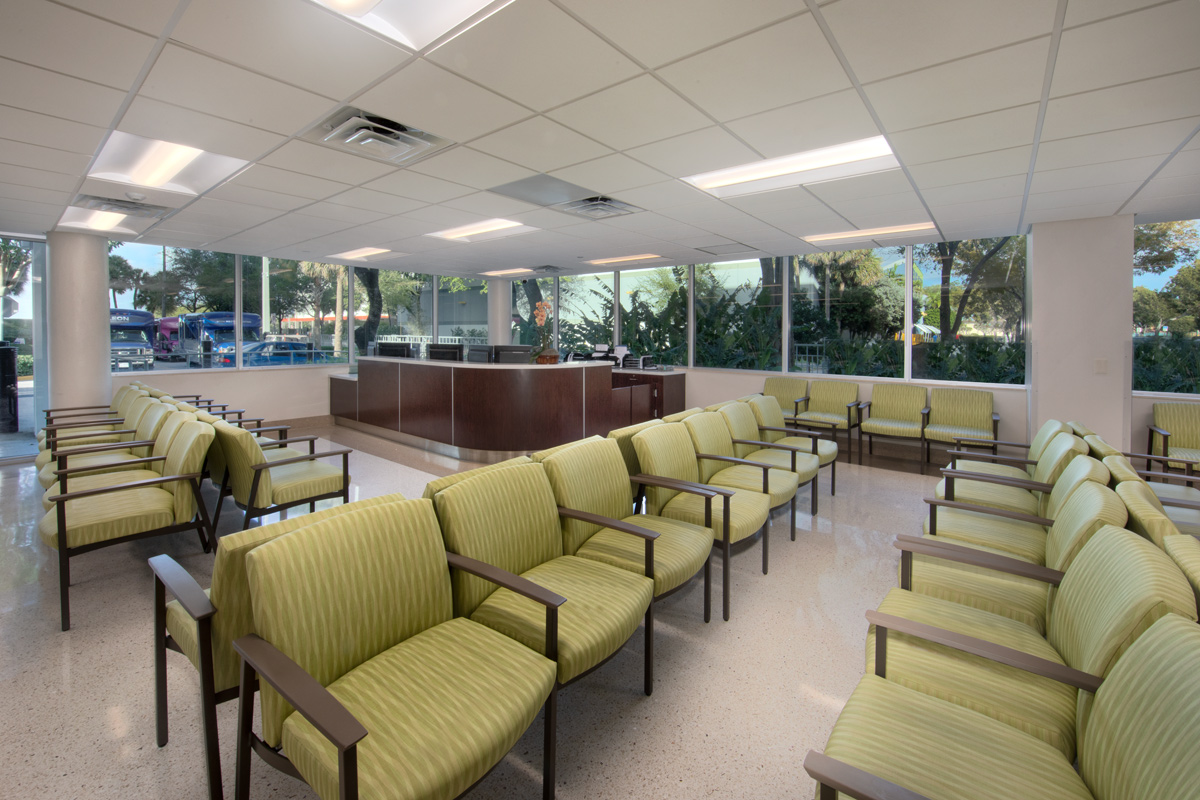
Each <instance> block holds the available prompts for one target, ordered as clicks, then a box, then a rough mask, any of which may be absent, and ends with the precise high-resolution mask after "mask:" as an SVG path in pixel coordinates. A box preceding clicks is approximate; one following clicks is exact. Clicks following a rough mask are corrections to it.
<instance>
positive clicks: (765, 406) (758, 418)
mask: <svg viewBox="0 0 1200 800" xmlns="http://www.w3.org/2000/svg"><path fill="white" fill-rule="evenodd" d="M747 405H749V406H750V410H751V412H753V414H754V420H755V424H756V425H762V426H764V427H769V428H782V427H785V426H784V420H783V412H782V411H781V410H780V408H779V403H777V402H775V398H773V397H769V398H757V399H755V400H751V401H750V402H749V403H748V404H747ZM797 433H799V431H797ZM756 434H757V435H755V436H741V435H737V436H735V437H734V438H737V439H758V440H759V441H763V442H771V443H772V444H786V445H790V446H792V447H803V448H804V450H805V451H806V452H809V451H811V449H812V443H813V439H812V437H809V436H788V435H787V434H786V433H780V432H779V431H761V432H758V431H756ZM816 441H817V457H818V458H819V459H820V461H821V466H825V465H826V464H830V463H833V462H834V461H836V460H837V454H838V447H837V442H835V441H833V440H831V439H817V440H816ZM739 446H741V445H739ZM746 458H749V459H750V460H752V461H758V460H759V459H758V458H755V457H752V456H746ZM789 463H790V459H789Z"/></svg>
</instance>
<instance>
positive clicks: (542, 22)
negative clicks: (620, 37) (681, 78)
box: [430, 0, 641, 111]
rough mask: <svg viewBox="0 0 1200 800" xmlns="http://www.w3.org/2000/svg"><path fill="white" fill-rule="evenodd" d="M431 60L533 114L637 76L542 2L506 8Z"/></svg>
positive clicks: (631, 66) (604, 46) (601, 42)
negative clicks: (523, 44)
mask: <svg viewBox="0 0 1200 800" xmlns="http://www.w3.org/2000/svg"><path fill="white" fill-rule="evenodd" d="M534 42H536V45H535V46H522V45H521V44H520V43H534ZM514 45H515V46H514ZM430 60H431V61H433V62H435V63H437V64H440V65H442V66H444V67H446V68H447V69H450V70H453V71H454V72H456V73H458V74H459V75H462V76H463V77H465V78H468V79H469V80H473V81H475V82H476V83H478V84H480V85H481V86H485V87H487V88H489V89H491V90H493V91H495V92H498V93H499V94H502V95H504V96H505V97H508V98H510V99H512V100H515V101H516V102H518V103H521V104H523V105H525V106H528V107H529V108H532V109H534V110H536V111H544V110H546V109H549V108H553V107H555V106H558V105H561V104H563V103H567V102H570V101H571V100H574V99H575V98H577V97H580V96H582V95H585V94H588V93H591V92H594V91H596V90H598V89H603V88H604V87H605V86H610V85H612V84H614V83H617V82H619V81H622V80H625V79H626V78H632V77H633V76H634V75H636V74H638V73H639V72H641V68H640V67H639V66H638V65H637V64H635V63H634V62H633V61H630V60H629V59H628V58H626V57H625V56H623V55H622V54H621V53H620V51H618V50H616V49H615V48H614V47H612V46H611V45H609V44H608V43H606V42H605V41H604V40H603V39H601V38H600V37H599V36H597V35H596V34H594V33H592V32H591V31H589V30H588V29H587V28H586V27H584V26H583V25H580V24H579V23H578V22H576V21H575V20H574V19H573V18H572V17H571V16H570V15H568V14H567V13H566V12H564V11H562V10H561V9H559V8H557V7H556V6H554V5H553V4H551V3H549V2H547V0H522V2H520V3H513V4H512V5H509V6H507V7H506V8H504V9H502V10H501V11H499V12H497V13H496V14H494V15H492V16H491V17H489V18H488V19H486V20H484V21H483V22H481V23H480V24H478V25H476V26H475V27H474V28H471V29H470V30H468V31H467V32H466V33H463V34H462V35H461V36H459V37H458V38H456V39H454V40H452V41H450V42H449V43H447V44H445V45H443V46H442V47H439V48H438V49H437V50H436V51H434V53H433V54H432V55H431V56H430Z"/></svg>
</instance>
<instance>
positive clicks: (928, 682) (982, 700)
mask: <svg viewBox="0 0 1200 800" xmlns="http://www.w3.org/2000/svg"><path fill="white" fill-rule="evenodd" d="M879 610H880V611H881V612H882V613H884V614H891V615H893V616H897V617H903V618H904V619H907V620H912V621H913V622H922V623H924V624H926V625H933V626H935V627H938V628H942V629H944V630H949V631H954V632H955V633H961V634H964V635H966V636H973V637H976V638H978V639H983V640H985V641H988V642H992V643H994V644H999V645H1003V646H1004V647H1011V648H1013V649H1014V650H1020V651H1021V652H1023V653H1029V654H1030V655H1033V656H1037V657H1038V658H1044V659H1046V660H1048V661H1053V662H1054V663H1056V664H1063V663H1064V661H1063V659H1062V656H1061V655H1060V654H1059V653H1058V652H1057V651H1056V650H1055V649H1054V648H1053V647H1052V646H1051V645H1050V644H1049V642H1047V641H1046V640H1045V639H1044V638H1042V637H1041V636H1039V635H1038V634H1037V632H1036V631H1034V630H1033V628H1030V627H1029V626H1028V625H1025V624H1023V623H1020V622H1017V621H1015V620H1012V619H1009V618H1008V617H1002V616H999V615H996V614H989V613H988V612H986V611H980V610H979V609H976V608H969V607H967V606H961V605H958V604H957V603H951V602H949V601H946V600H939V599H937V598H934V597H928V596H926V595H919V594H913V593H912V592H906V591H904V590H903V589H892V590H891V591H890V592H888V595H887V597H885V598H884V600H883V603H882V604H881V605H880V606H879ZM874 671H875V628H874V626H872V628H871V631H870V632H869V633H868V635H867V673H868V674H870V673H874ZM887 679H888V680H889V681H894V682H896V683H899V684H902V685H904V686H907V687H908V688H910V689H916V690H917V691H919V692H923V693H925V694H928V695H932V696H933V697H939V698H941V699H942V700H945V701H947V702H950V703H954V704H956V705H960V706H963V707H965V708H969V709H971V710H973V711H978V712H979V713H981V714H987V715H988V716H989V717H991V718H992V719H996V720H999V721H1000V722H1003V723H1005V724H1006V725H1012V726H1013V727H1015V728H1017V729H1019V730H1022V731H1024V732H1025V733H1028V734H1029V735H1030V736H1036V737H1038V738H1039V739H1042V740H1044V741H1045V742H1047V743H1049V744H1052V745H1054V746H1055V747H1057V748H1058V749H1059V750H1061V751H1062V753H1063V755H1064V756H1065V757H1066V759H1067V760H1068V761H1074V760H1075V697H1076V689H1075V688H1074V687H1073V686H1068V685H1066V684H1064V683H1059V682H1058V681H1055V680H1052V679H1050V678H1044V677H1041V676H1037V675H1032V674H1030V673H1028V672H1026V671H1024V670H1022V669H1018V668H1016V667H1009V666H1005V665H1004V664H997V663H996V662H994V661H991V660H990V659H986V658H982V657H980V656H974V655H970V654H968V653H964V652H962V651H961V650H954V649H952V648H949V647H945V646H943V645H938V644H933V643H931V642H928V641H925V640H923V639H920V638H918V637H915V636H908V635H905V634H901V633H896V632H895V631H888V635H887Z"/></svg>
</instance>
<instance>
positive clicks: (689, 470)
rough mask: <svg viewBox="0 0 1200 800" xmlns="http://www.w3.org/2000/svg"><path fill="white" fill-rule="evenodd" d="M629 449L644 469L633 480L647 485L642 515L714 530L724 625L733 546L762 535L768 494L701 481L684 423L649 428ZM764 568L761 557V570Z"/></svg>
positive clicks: (636, 438)
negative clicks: (644, 509)
mask: <svg viewBox="0 0 1200 800" xmlns="http://www.w3.org/2000/svg"><path fill="white" fill-rule="evenodd" d="M684 422H686V420H685V421H684ZM633 445H634V447H635V448H636V449H637V454H638V462H639V463H640V464H641V467H642V470H643V472H642V473H641V474H639V475H635V476H634V480H635V481H637V482H639V483H642V484H643V485H644V486H645V490H646V513H647V514H654V515H656V516H662V517H668V518H669V519H678V520H682V521H683V522H690V523H691V524H693V525H701V526H703V527H705V528H711V529H712V532H713V538H714V540H715V542H716V543H717V544H718V545H719V546H720V548H721V558H722V567H723V569H722V575H721V603H722V616H723V617H724V619H725V620H726V621H728V620H729V606H730V603H729V596H730V591H731V589H730V587H731V583H732V573H731V571H730V566H729V558H730V551H731V548H732V546H733V545H734V544H736V543H737V542H740V541H743V540H746V539H749V538H750V537H752V536H753V535H754V534H756V533H758V532H759V531H762V532H763V533H764V534H765V533H766V529H767V520H768V517H769V516H770V512H771V498H770V496H769V495H766V494H763V493H762V492H759V491H748V490H746V489H731V488H726V487H723V486H706V485H704V484H702V483H700V482H699V481H700V465H699V462H698V461H697V459H696V448H695V446H694V445H693V444H692V437H691V436H690V435H689V434H688V431H687V428H685V427H684V424H683V423H679V422H675V423H671V424H663V425H656V426H654V427H651V428H647V429H645V430H643V431H641V432H640V433H638V434H637V435H636V436H634V437H633ZM718 497H719V498H720V500H718V499H717V498H718ZM714 505H717V509H716V511H717V513H714V508H713V506H714ZM764 542H765V540H764ZM766 564H767V561H766V554H765V553H764V554H763V571H764V572H766Z"/></svg>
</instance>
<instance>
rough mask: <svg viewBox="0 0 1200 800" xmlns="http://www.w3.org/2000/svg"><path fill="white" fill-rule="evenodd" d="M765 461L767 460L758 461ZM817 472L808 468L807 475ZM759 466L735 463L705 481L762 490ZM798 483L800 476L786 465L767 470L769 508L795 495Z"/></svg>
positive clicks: (719, 484) (728, 486)
mask: <svg viewBox="0 0 1200 800" xmlns="http://www.w3.org/2000/svg"><path fill="white" fill-rule="evenodd" d="M760 463H767V462H760ZM816 473H817V467H816V466H812V467H811V468H810V474H809V477H812V475H815V474H816ZM762 475H763V471H762V468H761V467H752V466H750V465H748V464H737V465H735V466H732V467H729V468H728V469H723V470H721V471H720V472H718V473H717V474H716V475H714V476H713V477H712V479H711V480H709V481H707V483H708V484H709V485H710V486H721V487H724V488H726V489H741V490H744V491H747V492H759V493H761V492H762ZM799 485H800V476H799V475H798V474H796V473H795V472H792V471H791V470H790V469H787V467H786V466H781V467H779V468H772V469H769V470H768V471H767V498H768V502H769V503H770V506H771V508H776V507H777V506H781V505H783V504H784V503H789V502H791V500H792V498H793V497H795V496H796V489H797V487H799Z"/></svg>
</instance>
